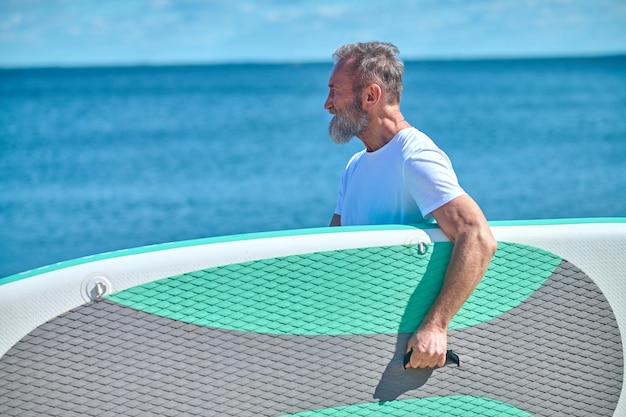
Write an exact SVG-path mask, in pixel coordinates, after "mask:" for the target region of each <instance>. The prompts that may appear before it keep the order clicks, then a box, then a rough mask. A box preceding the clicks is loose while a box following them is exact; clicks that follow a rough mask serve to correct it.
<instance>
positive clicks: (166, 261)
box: [0, 219, 626, 417]
mask: <svg viewBox="0 0 626 417" xmlns="http://www.w3.org/2000/svg"><path fill="white" fill-rule="evenodd" d="M492 230H493V232H494V235H495V236H496V238H497V239H498V250H497V252H496V254H495V256H494V258H493V260H492V262H491V264H490V266H489V269H488V271H487V273H486V275H485V277H484V278H483V279H482V281H481V282H480V284H479V286H478V287H477V288H476V290H475V291H474V293H473V294H472V296H471V297H470V299H469V300H468V301H467V302H466V303H465V305H464V306H463V307H462V309H461V310H460V311H459V313H458V314H457V315H456V316H455V318H454V320H453V321H452V323H451V325H450V327H449V341H448V344H449V348H450V349H451V350H453V352H454V353H455V354H456V355H458V358H459V365H458V366H457V365H456V364H448V365H447V366H445V367H442V368H438V369H428V370H425V369H404V368H403V359H404V355H405V347H406V343H407V340H408V337H409V336H410V335H411V333H412V332H413V331H414V330H415V328H416V327H417V326H418V325H419V323H420V320H421V318H422V317H423V316H424V314H425V313H426V311H427V310H428V308H429V307H430V305H431V304H432V302H433V300H434V298H435V297H436V295H437V293H438V290H439V288H440V287H441V283H442V281H443V276H444V272H445V269H446V267H447V263H448V260H449V257H450V253H451V250H452V244H451V243H450V242H449V241H447V239H446V238H445V236H444V235H443V234H442V233H441V231H440V230H439V229H438V228H437V227H411V226H367V227H341V228H324V229H308V230H297V231H284V232H272V233H259V234H253V235H238V236H230V237H221V238H212V239H202V240H196V241H190V242H177V243H171V244H165V245H156V246H150V247H144V248H136V249H131V250H127V251H119V252H114V253H108V254H102V255H96V256H93V257H89V258H83V259H78V260H73V261H69V262H64V263H61V264H57V265H52V266H49V267H46V268H42V269H40V270H36V271H30V272H27V273H23V274H18V275H15V276H12V277H8V278H5V279H2V280H0V335H1V336H0V343H1V344H0V354H1V355H2V357H1V358H0V414H1V415H7V416H13V415H15V416H18V415H19V416H23V415H55V414H63V415H94V416H95V415H98V416H101V415H133V414H137V413H139V414H142V415H196V414H197V415H216V416H218V415H219V416H299V417H314V416H331V415H332V416H376V415H381V416H382V415H385V416H404V415H408V414H411V415H424V416H464V417H465V416H511V417H513V416H574V415H580V416H607V415H612V414H613V413H615V415H620V414H619V413H622V412H623V410H624V405H623V403H622V402H621V401H620V394H621V392H622V390H623V377H624V376H623V362H624V361H623V358H624V353H623V352H624V343H623V341H622V337H621V334H622V333H620V328H623V326H624V325H625V323H626V321H625V319H626V314H625V311H624V307H622V306H624V305H625V304H626V303H624V301H625V298H626V297H625V296H624V294H626V292H624V291H626V285H625V284H624V280H623V277H624V275H623V271H624V268H625V267H626V265H625V261H624V257H623V256H622V252H623V250H624V248H626V220H623V219H605V220H576V221H537V222H500V223H492Z"/></svg>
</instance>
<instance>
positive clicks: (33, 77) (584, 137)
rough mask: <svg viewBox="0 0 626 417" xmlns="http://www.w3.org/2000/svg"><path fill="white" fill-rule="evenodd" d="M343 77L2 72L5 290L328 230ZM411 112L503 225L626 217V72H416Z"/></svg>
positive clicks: (582, 66) (309, 70)
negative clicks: (162, 256) (101, 267)
mask: <svg viewBox="0 0 626 417" xmlns="http://www.w3.org/2000/svg"><path fill="white" fill-rule="evenodd" d="M331 69H332V64H330V63H324V64H301V65H297V64H284V65H214V66H188V67H130V68H129V67H123V68H80V69H79V68H64V69H19V70H18V69H16V70H0V277H2V276H7V275H10V274H13V273H17V272H22V271H25V270H28V269H32V268H36V267H39V266H44V265H47V264H51V263H55V262H59V261H63V260H67V259H72V258H76V257H79V256H85V255H91V254H95V253H100V252H106V251H110V250H116V249H124V248H129V247H135V246H142V245H148V244H154V243H163V242H170V241H177V240H186V239H194V238H201V237H210V236H219V235H228V234H235V233H247V232H257V231H271V230H279V229H294V228H308V227H320V226H327V225H328V223H329V222H330V219H331V216H332V212H333V209H334V205H335V198H336V192H337V187H338V183H339V179H340V176H341V172H342V169H343V167H344V166H345V164H346V162H347V160H348V159H349V157H350V156H351V155H352V154H353V153H354V152H356V151H358V150H360V149H361V148H362V145H361V143H360V141H358V139H353V140H352V142H351V143H349V144H347V145H342V146H339V145H334V144H332V143H331V142H330V140H329V139H328V135H327V126H328V122H329V121H330V115H329V114H328V113H327V112H326V111H325V110H324V109H323V103H324V101H325V98H326V94H327V81H328V76H329V74H330V71H331ZM402 111H403V113H404V115H405V117H406V119H407V120H408V121H409V122H410V123H412V124H413V125H414V126H416V127H418V128H420V129H421V130H422V131H424V132H426V133H427V134H428V135H429V136H431V137H432V138H433V140H434V141H435V142H436V143H437V144H438V145H439V146H440V147H441V148H443V149H444V150H445V151H446V152H447V153H448V154H449V156H450V157H451V159H452V161H453V164H454V166H455V169H456V171H457V174H458V176H459V179H460V181H461V184H462V185H463V187H464V188H465V189H466V190H467V191H468V192H469V193H470V194H471V195H472V197H474V199H475V200H476V201H477V202H478V203H479V204H480V206H481V207H482V208H483V210H484V212H485V214H486V216H487V218H488V219H489V220H508V219H545V218H576V217H613V216H626V196H625V195H624V194H625V193H626V57H604V58H576V59H574V58H572V59H564V58H563V59H520V60H477V61H420V62H407V63H406V75H405V89H404V94H403V101H402Z"/></svg>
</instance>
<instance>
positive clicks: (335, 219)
mask: <svg viewBox="0 0 626 417" xmlns="http://www.w3.org/2000/svg"><path fill="white" fill-rule="evenodd" d="M330 225H331V226H341V216H340V215H338V214H336V213H335V214H333V219H332V220H331V221H330Z"/></svg>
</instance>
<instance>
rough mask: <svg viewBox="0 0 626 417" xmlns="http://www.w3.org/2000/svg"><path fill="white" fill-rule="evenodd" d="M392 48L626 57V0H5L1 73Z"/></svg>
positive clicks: (434, 53) (316, 56) (417, 52)
mask: <svg viewBox="0 0 626 417" xmlns="http://www.w3.org/2000/svg"><path fill="white" fill-rule="evenodd" d="M373 39H377V40H386V41H390V42H393V43H395V44H396V45H398V47H399V48H400V51H401V54H402V56H403V58H405V59H420V58H467V57H514V56H551V55H559V56H562V55H568V56H571V55H601V54H613V53H625V52H626V0H464V1H461V0H397V1H394V0H387V1H373V0H309V1H305V0H0V66H1V67H15V66H20V67H23V66H41V65H70V66H71V65H115V64H123V65H133V64H159V63H174V64H177V63H213V62H260V61H261V62H262V61H269V62H277V61H279V62H294V61H295V62H306V61H329V59H330V55H331V53H332V51H333V50H334V49H335V48H336V47H337V46H339V45H341V44H343V43H348V42H354V41H366V40H373Z"/></svg>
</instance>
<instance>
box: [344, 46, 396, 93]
mask: <svg viewBox="0 0 626 417" xmlns="http://www.w3.org/2000/svg"><path fill="white" fill-rule="evenodd" d="M399 54H400V51H399V50H398V48H397V47H396V46H395V45H393V44H391V43H388V42H365V43H361V42H359V43H351V44H348V45H344V46H340V47H339V48H337V50H336V51H335V53H334V54H333V61H334V62H335V63H338V62H339V61H346V60H351V61H352V63H351V64H352V65H351V71H352V76H353V79H354V86H353V88H354V92H355V93H357V92H358V91H360V90H362V89H363V88H364V87H366V86H367V85H368V84H371V83H376V84H378V85H380V86H381V88H382V90H383V94H384V95H386V96H387V98H386V100H387V102H388V103H393V102H395V103H399V102H400V95H401V94H402V76H403V75H404V64H403V63H402V61H401V60H400V59H399V58H398V55H399Z"/></svg>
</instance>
